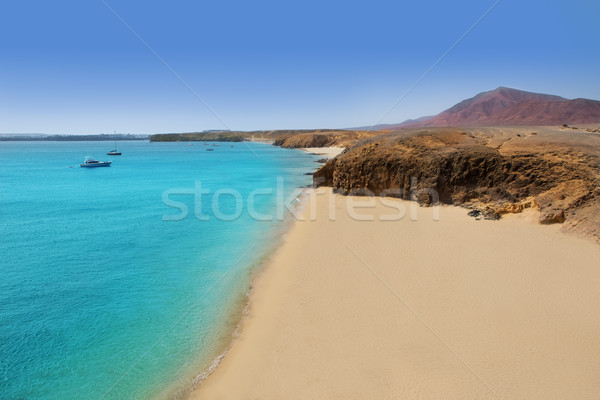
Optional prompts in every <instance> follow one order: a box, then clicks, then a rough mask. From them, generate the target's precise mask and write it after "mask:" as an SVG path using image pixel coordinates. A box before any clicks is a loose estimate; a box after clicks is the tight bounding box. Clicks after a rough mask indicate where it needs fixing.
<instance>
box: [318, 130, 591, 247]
mask: <svg viewBox="0 0 600 400" xmlns="http://www.w3.org/2000/svg"><path fill="white" fill-rule="evenodd" d="M587 130H592V129H589V128H586V129H568V128H563V127H512V128H511V127H486V128H464V129H459V128H410V129H403V130H398V131H394V132H390V133H387V134H383V135H379V136H377V137H374V138H371V139H368V140H364V141H360V142H357V143H356V144H355V145H354V146H352V147H350V148H348V149H347V150H346V151H345V152H344V153H342V154H341V155H339V156H338V157H336V158H335V159H332V160H330V161H329V162H328V163H327V164H325V165H324V166H323V167H322V168H321V169H320V170H318V171H317V172H316V173H315V175H314V180H315V183H316V184H317V185H325V186H332V187H333V188H335V189H337V190H338V191H342V192H351V193H353V194H371V193H372V194H375V195H380V194H383V195H389V196H395V197H401V198H405V199H412V200H416V201H418V202H419V203H421V204H423V205H431V204H433V203H435V202H437V201H440V202H442V203H445V204H454V205H461V206H466V207H468V208H473V209H474V210H476V211H475V213H474V215H477V214H478V213H480V214H481V215H482V216H483V217H486V218H491V219H495V218H499V217H500V215H501V214H506V213H514V212H520V211H522V210H524V209H527V208H537V209H539V211H540V217H539V222H540V223H544V224H548V223H563V222H564V223H565V227H566V228H568V229H572V230H575V231H578V232H581V233H584V234H586V235H591V236H594V237H595V238H597V239H598V238H600V135H598V134H596V133H590V132H588V131H587Z"/></svg>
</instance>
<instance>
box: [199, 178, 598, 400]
mask: <svg viewBox="0 0 600 400" xmlns="http://www.w3.org/2000/svg"><path fill="white" fill-rule="evenodd" d="M318 191H319V192H317V193H326V194H327V195H325V194H321V195H316V194H315V192H313V194H312V196H311V197H310V199H309V202H308V203H309V204H308V206H307V207H306V209H305V211H304V216H305V217H308V216H310V215H311V213H312V214H315V215H316V219H315V220H312V221H299V222H297V223H296V224H295V225H294V227H293V229H292V231H291V232H290V233H289V235H288V237H287V238H286V240H285V243H284V245H283V246H282V248H281V249H280V251H279V252H278V253H277V254H276V255H275V256H274V257H273V260H272V262H271V263H270V265H268V266H267V267H266V269H265V271H264V272H263V273H262V274H261V275H260V276H259V277H258V278H257V280H256V283H255V288H254V291H253V293H252V295H251V303H250V310H249V315H248V317H247V319H246V320H245V321H244V323H243V326H242V333H241V336H240V337H239V339H238V340H236V342H235V343H234V344H233V347H232V349H231V351H230V352H229V354H228V355H227V356H226V357H225V359H224V360H223V362H222V364H221V365H220V367H219V368H218V369H217V371H216V372H215V373H214V374H213V375H211V376H210V377H209V378H208V380H207V381H205V382H204V383H203V384H202V385H201V387H200V388H199V390H197V391H196V392H195V393H194V394H193V396H192V398H194V399H211V400H212V399H504V400H507V399H544V400H547V399H597V398H598V393H600V345H599V344H598V338H599V337H600V291H599V290H598V288H599V287H600V247H598V246H597V245H595V244H593V243H592V242H588V241H584V240H582V239H578V238H575V237H573V236H569V235H567V234H564V233H561V232H559V227H558V226H540V225H537V224H536V223H535V219H536V216H535V215H529V217H528V214H519V215H511V216H508V217H506V218H503V220H501V221H476V220H475V219H472V218H469V217H467V216H466V211H465V210H464V209H460V208H456V207H452V206H443V207H441V208H440V210H439V211H440V213H439V221H436V220H434V218H433V211H434V210H433V209H432V208H418V209H415V208H411V207H412V206H413V205H414V203H408V202H404V201H401V200H391V199H386V200H383V201H384V202H385V203H382V202H381V201H379V200H378V201H377V204H376V207H375V208H374V209H373V210H372V215H373V216H374V218H375V221H358V220H356V219H353V218H351V217H350V216H349V215H348V213H347V211H346V205H347V202H348V201H356V202H363V203H364V202H369V201H373V200H372V199H365V198H353V197H341V196H336V195H331V191H330V190H328V189H325V188H320V189H318ZM330 205H331V207H329V206H330ZM394 207H396V208H397V209H400V210H404V211H405V212H406V215H405V216H404V218H403V219H401V220H398V221H380V219H381V218H382V217H385V216H388V217H389V215H391V214H394V210H395V208H394ZM332 211H335V214H336V215H335V221H331V220H330V212H332ZM367 211H368V210H366V209H363V210H362V211H357V215H355V217H357V216H358V217H360V216H361V215H362V216H365V215H369V214H368V212H367ZM411 211H412V212H416V213H417V214H416V216H417V221H413V220H412V219H414V218H412V219H411ZM412 217H415V215H412Z"/></svg>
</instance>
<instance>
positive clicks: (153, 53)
mask: <svg viewBox="0 0 600 400" xmlns="http://www.w3.org/2000/svg"><path fill="white" fill-rule="evenodd" d="M496 1H497V0H454V1H447V0H443V1H427V0H424V1H410V2H409V1H400V0H395V1H379V0H371V1H368V2H367V1H363V2H354V1H324V0H320V1H313V0H303V1H293V2H291V1H262V0H257V1H251V2H250V1H228V0H221V1H189V0H178V1H170V2H167V1H153V0H146V1H132V0H131V1H130V0H120V1H119V0H104V1H103V0H56V1H51V2H50V1H47V0H20V1H10V2H9V1H5V2H2V4H1V5H0V133H59V134H93V133H112V132H114V131H116V132H118V133H133V134H145V133H158V132H192V131H201V130H206V129H232V130H258V129H302V128H305V129H309V128H346V127H353V126H365V125H366V126H369V125H373V124H376V123H398V122H402V121H404V120H406V119H408V118H417V117H420V116H423V115H433V114H437V113H438V112H440V111H442V110H444V109H446V108H448V107H450V106H452V105H453V104H455V103H457V102H459V101H461V100H464V99H466V98H469V97H472V96H474V95H475V94H477V93H479V92H482V91H487V90H492V89H495V88H496V87H498V86H507V87H513V88H517V89H522V90H528V91H534V92H541V93H549V94H556V95H560V96H563V97H566V98H577V97H584V98H591V99H600V67H598V66H599V65H600V30H599V29H598V21H599V20H600V2H599V1H597V0H571V1H554V0H527V1H523V0H520V1H516V0H500V1H499V2H497V3H496ZM494 4H496V5H495V6H494ZM490 8H491V10H490ZM488 11H489V12H488ZM486 12H488V13H487V14H486ZM484 15H485V16H484ZM483 16H484V17H483ZM482 17H483V19H481V18H482ZM477 21H479V22H478V23H477ZM465 33H466V35H465ZM459 39H460V40H459ZM449 50H450V51H449ZM442 56H443V57H442ZM440 58H441V60H440ZM432 67H433V68H432ZM423 76H424V77H423ZM421 77H423V78H422V79H420V78H421Z"/></svg>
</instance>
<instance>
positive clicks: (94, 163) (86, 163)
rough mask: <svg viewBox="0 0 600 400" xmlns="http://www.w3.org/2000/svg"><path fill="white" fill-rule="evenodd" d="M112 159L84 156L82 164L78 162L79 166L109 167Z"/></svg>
mask: <svg viewBox="0 0 600 400" xmlns="http://www.w3.org/2000/svg"><path fill="white" fill-rule="evenodd" d="M110 164H112V161H98V160H94V159H93V158H89V157H86V158H85V161H84V162H83V164H79V166H80V167H81V168H97V167H110Z"/></svg>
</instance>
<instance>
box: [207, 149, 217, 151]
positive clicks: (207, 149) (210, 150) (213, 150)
mask: <svg viewBox="0 0 600 400" xmlns="http://www.w3.org/2000/svg"><path fill="white" fill-rule="evenodd" d="M206 151H215V149H206Z"/></svg>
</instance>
